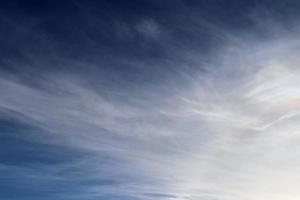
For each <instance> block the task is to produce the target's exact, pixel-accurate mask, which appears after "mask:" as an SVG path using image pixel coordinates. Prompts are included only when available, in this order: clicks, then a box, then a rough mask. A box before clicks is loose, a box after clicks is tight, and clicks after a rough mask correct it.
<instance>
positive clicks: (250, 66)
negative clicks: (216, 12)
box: [0, 2, 300, 200]
mask: <svg viewBox="0 0 300 200" xmlns="http://www.w3.org/2000/svg"><path fill="white" fill-rule="evenodd" d="M153 4H154V5H158V3H155V2H153ZM103 5H104V4H103ZM159 5H160V4H159ZM176 5H184V6H186V7H184V8H183V10H184V9H189V10H190V12H189V14H190V15H188V14H186V15H185V17H187V16H188V18H189V19H192V21H187V22H186V24H181V26H182V27H180V28H178V26H179V25H177V24H176V23H175V24H172V25H168V24H167V23H166V21H163V20H162V21H160V20H159V19H158V18H157V17H156V16H151V15H150V14H149V15H150V16H141V17H140V18H139V17H137V18H136V17H134V20H132V18H131V12H129V11H128V13H129V14H128V13H125V14H124V16H126V17H127V18H126V17H125V18H124V20H121V17H120V16H118V15H116V14H114V15H116V16H115V17H114V19H115V20H112V21H113V23H111V24H113V26H112V27H111V28H110V29H109V30H108V32H109V33H103V32H102V31H101V30H100V29H98V28H95V29H93V30H94V31H95V32H96V33H98V34H100V35H99V36H98V37H99V38H98V37H96V38H95V36H94V35H92V34H91V33H90V32H89V31H91V30H90V28H87V27H84V28H83V29H85V30H84V31H82V32H81V31H80V30H78V32H76V34H79V36H78V35H77V36H76V37H78V38H79V39H80V42H82V43H84V44H93V43H97V45H98V46H99V47H98V46H97V45H96V46H93V45H91V46H90V48H91V49H93V50H91V54H90V55H89V51H87V50H86V48H88V47H87V46H88V45H87V46H85V45H83V44H82V51H83V52H82V53H80V54H77V53H74V54H72V52H68V53H70V54H68V53H63V52H61V50H64V48H67V47H66V46H68V45H67V44H69V43H68V42H70V41H67V39H65V38H63V39H62V38H61V37H62V36H59V37H58V36H57V37H58V38H60V39H62V41H59V39H57V38H56V39H53V38H52V36H51V37H50V36H49V35H51V34H50V33H48V32H45V33H47V34H45V36H48V37H49V38H52V39H53V43H52V42H51V40H52V39H49V38H44V37H43V34H42V33H44V32H43V31H41V33H39V32H38V31H37V30H40V29H39V27H40V26H37V25H32V26H29V27H28V24H27V25H26V28H24V27H25V26H24V27H23V25H24V24H23V25H22V23H20V22H18V23H17V22H15V21H14V20H12V21H13V23H11V25H10V26H12V27H11V29H13V30H15V31H16V34H17V35H19V36H24V35H26V33H25V32H27V33H30V34H31V33H34V34H35V35H31V36H28V37H29V39H30V41H31V40H32V38H34V39H35V40H36V41H37V44H34V45H33V47H32V48H29V44H26V41H25V40H22V42H17V43H16V44H18V45H19V47H20V48H17V50H18V51H19V53H17V52H14V53H13V55H15V56H13V57H10V56H9V55H11V54H10V53H9V52H8V50H7V49H6V50H7V52H8V53H7V54H8V55H7V57H5V58H2V57H1V66H2V67H1V71H0V91H1V95H0V131H1V132H0V139H1V140H2V142H1V146H2V147H1V149H2V150H1V151H2V153H0V158H1V161H0V175H1V177H0V187H1V188H4V191H5V192H4V194H3V195H2V196H1V194H0V197H2V198H7V199H22V197H20V196H18V194H22V196H23V197H24V198H23V199H91V200H93V199H149V200H150V199H174V200H175V199H176V200H184V199H189V200H198V199H204V200H205V199H207V200H210V199H223V200H224V199H225V200H226V199H228V200H243V199H244V200H253V199H255V200H265V199H273V200H283V199H284V200H289V199H295V198H297V197H298V196H299V195H300V194H299V190H298V188H297V186H298V185H299V183H300V181H299V180H300V179H299V178H300V175H298V174H299V166H300V163H299V159H298V157H299V153H298V152H300V151H299V141H300V137H299V133H298V132H299V131H298V130H299V128H300V125H299V114H300V111H299V101H300V96H299V95H300V86H299V85H300V79H299V76H300V71H299V67H298V63H299V58H298V57H299V56H298V54H299V50H300V48H299V47H300V42H299V36H298V35H299V34H298V33H299V31H298V24H297V23H295V22H294V21H290V22H289V28H286V26H287V25H285V24H283V23H282V21H284V20H285V19H281V18H280V17H279V16H278V14H276V13H275V14H274V13H272V12H271V11H270V10H268V9H266V8H265V7H259V6H257V7H254V8H252V9H250V10H247V13H245V15H243V16H246V18H245V19H243V20H244V21H242V22H246V21H247V22H249V23H250V24H252V25H251V28H249V29H248V28H243V26H242V25H241V24H239V25H236V26H233V25H235V24H234V22H232V21H230V23H229V25H230V27H231V28H228V27H227V26H229V25H228V24H226V23H224V24H223V26H221V25H220V24H218V23H219V22H218V21H214V20H213V19H214V17H213V16H209V19H206V18H205V17H203V16H202V17H201V16H196V15H195V14H194V12H193V6H191V5H190V4H188V3H182V2H181V3H180V2H177V3H176ZM74 6H75V7H76V8H77V9H79V8H80V9H79V10H80V12H79V11H78V13H80V16H83V17H82V18H81V20H83V21H85V20H86V19H88V20H90V22H91V24H92V25H95V26H96V25H99V26H100V27H102V28H103V27H106V25H105V22H103V19H100V17H97V15H96V14H95V15H93V12H94V11H93V9H92V7H90V6H89V5H81V4H79V3H74ZM160 6H163V5H160ZM212 6H216V5H212ZM89 9H91V10H89ZM117 9H121V10H123V11H124V12H125V10H126V9H128V8H127V7H126V6H125V7H122V6H121V7H120V8H117ZM176 9H178V8H177V7H176V6H174V7H172V9H171V10H176ZM207 9H209V8H207ZM227 9H229V8H227ZM230 9H233V8H230ZM180 11H181V12H183V11H182V10H180ZM136 12H137V13H138V11H136ZM144 12H145V13H147V9H146V8H145V11H144ZM185 12H186V11H185ZM228 12H229V13H231V12H232V11H228ZM103 15H104V16H105V14H103ZM127 15H129V17H128V16H127ZM179 15H180V12H179V11H178V16H179ZM261 16H265V17H266V18H265V19H264V20H261V19H260V17H261ZM41 18H42V19H44V16H43V17H41ZM6 19H7V18H5V17H2V21H3V20H4V21H6ZM109 19H110V18H109ZM172 19H173V18H172ZM246 19H247V20H246ZM49 20H50V19H49ZM166 20H167V21H168V20H169V21H168V22H169V23H171V21H172V20H171V19H168V18H166ZM224 20H225V19H224ZM241 20H242V19H241ZM33 21H34V20H33ZM50 21H51V20H50ZM55 21H56V20H55ZM30 22H32V21H30ZM71 22H73V21H72V20H71ZM36 23H40V25H41V24H43V23H41V22H36ZM78 23H81V22H78ZM231 23H233V25H232V24H231ZM191 24H193V26H190V25H191ZM13 26H16V27H18V28H17V29H16V28H14V27H13ZM48 26H49V27H48ZM87 26H89V25H87ZM30 27H31V28H30ZM32 27H33V28H32ZM46 27H48V28H49V29H51V26H50V25H47V26H46ZM203 27H206V28H207V30H202V29H203ZM234 27H238V28H236V29H234ZM73 28H74V27H73ZM184 28H185V29H187V30H186V31H185V32H182V29H184ZM70 29H72V26H71V28H70ZM41 30H43V29H41ZM54 30H60V29H59V28H58V29H56V28H54ZM247 30H248V31H247ZM49 32H51V31H49ZM62 32H63V31H62ZM183 33H185V34H186V36H187V37H189V38H193V37H196V35H197V34H198V35H199V37H201V34H203V35H205V34H208V35H210V36H211V38H210V41H209V44H206V43H205V41H202V42H201V39H199V40H197V39H194V40H195V44H198V42H199V43H202V44H203V46H199V48H196V47H195V46H194V45H192V44H189V42H188V41H186V40H185V39H184V35H185V34H183ZM30 34H29V35H30ZM56 34H59V33H56ZM81 34H82V35H81ZM106 34H108V35H109V34H113V40H112V38H109V36H108V35H106ZM24 37H25V36H24ZM74 37H75V36H74ZM12 38H15V37H14V36H12ZM82 38H84V39H82ZM105 38H106V39H107V40H108V41H107V43H106V42H105ZM133 38H138V39H136V43H135V44H134V45H131V44H127V43H126V42H124V41H130V40H134V39H133ZM178 38H180V39H178ZM177 39H178V40H177ZM1 40H2V41H1V42H3V41H5V38H3V37H1ZM70 40H72V39H70ZM116 41H118V42H116ZM44 42H45V43H44ZM115 42H116V43H117V44H115ZM3 43H5V42H3ZM8 43H9V44H12V43H13V42H12V41H10V42H8ZM62 43H66V44H63V45H62ZM71 43H72V41H71V42H70V44H71ZM44 44H47V45H46V46H47V48H46V49H44V50H43V51H42V50H41V52H36V50H35V48H36V49H39V48H40V47H43V46H44ZM102 44H103V45H102ZM120 44H123V45H125V46H126V45H127V46H130V47H131V48H132V50H131V49H128V51H132V52H133V53H132V55H131V54H130V52H124V53H120V52H122V51H120V52H119V51H118V50H116V51H115V52H114V53H110V51H111V50H112V49H118V47H120V49H122V48H124V47H122V45H120ZM60 45H62V46H60ZM118 45H120V46H118ZM206 46H207V47H206ZM73 47H74V49H77V48H78V47H77V46H76V45H75V46H73ZM156 47H157V49H156ZM188 47H190V48H188ZM152 48H153V49H154V53H153V49H152ZM88 49H89V48H88ZM139 49H141V50H139ZM155 49H156V50H157V52H155V51H156V50H155ZM206 49H207V51H206ZM26 50H28V51H26ZM44 51H45V52H44ZM70 51H72V50H70ZM142 51H143V52H142ZM95 52H98V53H99V56H98V57H97V56H95V55H94V53H95ZM102 52H103V54H101V53H102ZM127 53H128V54H127ZM155 53H158V54H159V55H156V54H155ZM147 54H148V56H145V55H147ZM14 193H15V194H14Z"/></svg>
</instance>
